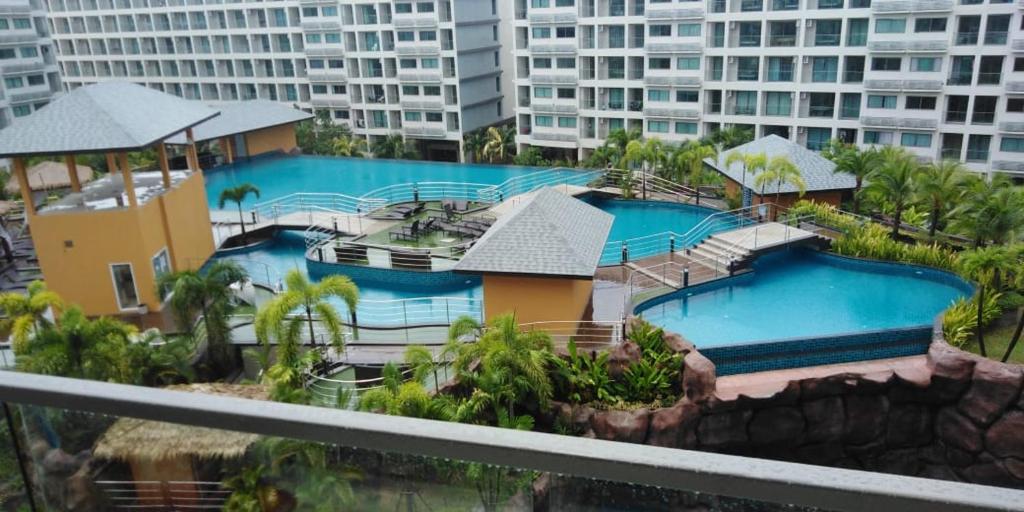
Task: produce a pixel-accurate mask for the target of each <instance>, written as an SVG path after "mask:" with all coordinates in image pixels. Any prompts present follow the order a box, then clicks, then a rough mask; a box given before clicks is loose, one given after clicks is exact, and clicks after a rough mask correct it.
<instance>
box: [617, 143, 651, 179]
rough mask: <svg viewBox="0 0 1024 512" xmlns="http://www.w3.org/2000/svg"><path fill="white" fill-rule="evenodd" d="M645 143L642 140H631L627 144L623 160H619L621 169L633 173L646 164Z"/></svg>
mask: <svg viewBox="0 0 1024 512" xmlns="http://www.w3.org/2000/svg"><path fill="white" fill-rule="evenodd" d="M644 156H645V155H644V143H643V141H642V140H640V139H637V140H631V141H629V142H628V143H627V144H626V148H625V150H623V152H622V158H621V159H620V160H619V167H621V168H623V169H625V170H627V171H631V170H634V169H636V168H637V167H640V166H642V165H643V163H644Z"/></svg>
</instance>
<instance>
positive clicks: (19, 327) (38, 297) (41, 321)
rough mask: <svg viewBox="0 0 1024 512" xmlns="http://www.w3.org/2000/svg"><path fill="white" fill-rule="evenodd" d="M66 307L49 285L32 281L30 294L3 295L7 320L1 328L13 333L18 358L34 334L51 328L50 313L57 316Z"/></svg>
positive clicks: (1, 321) (0, 303) (2, 307)
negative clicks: (47, 287) (47, 314)
mask: <svg viewBox="0 0 1024 512" xmlns="http://www.w3.org/2000/svg"><path fill="white" fill-rule="evenodd" d="M63 307H64V301H63V300H61V298H60V295H57V293H56V292H53V291H50V290H48V289H46V283H44V282H42V281H32V282H31V283H29V285H28V294H27V295H26V294H21V293H16V292H6V293H0V311H3V313H4V318H2V319H0V328H2V329H3V330H6V331H9V332H10V333H11V341H12V348H13V349H14V353H15V354H18V353H20V352H22V351H23V350H24V349H25V346H26V344H27V343H28V341H29V338H30V337H31V336H32V335H33V333H38V332H39V331H41V330H42V329H43V328H45V327H47V326H48V325H50V322H49V320H47V319H46V313H47V312H48V311H50V310H51V309H52V310H55V311H53V314H54V315H55V316H56V315H57V314H59V313H58V311H56V310H59V309H61V308H63Z"/></svg>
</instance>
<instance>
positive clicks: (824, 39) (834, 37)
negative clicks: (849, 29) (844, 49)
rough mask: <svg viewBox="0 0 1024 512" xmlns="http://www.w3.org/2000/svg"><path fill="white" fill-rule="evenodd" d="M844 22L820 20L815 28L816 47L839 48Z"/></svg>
mask: <svg viewBox="0 0 1024 512" xmlns="http://www.w3.org/2000/svg"><path fill="white" fill-rule="evenodd" d="M842 33H843V20H818V24H817V25H816V26H815V27H814V46H839V41H840V40H841V39H842Z"/></svg>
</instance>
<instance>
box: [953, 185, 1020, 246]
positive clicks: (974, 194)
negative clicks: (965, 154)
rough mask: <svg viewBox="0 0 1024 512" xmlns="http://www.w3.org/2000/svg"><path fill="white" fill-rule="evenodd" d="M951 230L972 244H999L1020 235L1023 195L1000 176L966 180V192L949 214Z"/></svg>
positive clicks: (1017, 188)
mask: <svg viewBox="0 0 1024 512" xmlns="http://www.w3.org/2000/svg"><path fill="white" fill-rule="evenodd" d="M950 218H951V219H952V221H951V226H952V228H953V229H954V230H955V231H956V232H958V233H960V234H963V235H964V236H967V237H969V238H970V239H972V240H973V241H974V246H975V247H981V246H982V245H984V244H986V243H995V244H1001V243H1006V242H1007V241H1010V240H1014V239H1016V238H1018V237H1019V236H1020V234H1021V233H1022V232H1024V192H1022V191H1021V189H1020V188H1019V187H1016V186H1014V185H1013V183H1012V182H1011V181H1010V180H1009V178H1006V177H1005V176H1002V175H996V176H993V177H992V178H990V179H985V178H984V177H980V176H972V177H969V178H967V179H966V191H965V193H964V195H963V197H962V198H961V199H960V202H959V205H958V206H957V207H955V208H954V209H953V210H952V211H951V212H950Z"/></svg>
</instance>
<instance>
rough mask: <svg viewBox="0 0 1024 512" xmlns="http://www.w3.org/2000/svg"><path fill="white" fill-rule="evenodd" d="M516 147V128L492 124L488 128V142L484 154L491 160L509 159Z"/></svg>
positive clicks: (502, 160)
mask: <svg viewBox="0 0 1024 512" xmlns="http://www.w3.org/2000/svg"><path fill="white" fill-rule="evenodd" d="M515 149H516V130H515V128H513V127H511V126H502V127H497V126H492V127H490V128H488V129H487V142H486V143H485V144H484V148H483V154H484V156H486V157H487V158H489V159H490V161H491V162H505V161H507V160H508V159H509V158H510V157H511V156H512V154H513V153H514V152H515Z"/></svg>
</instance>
